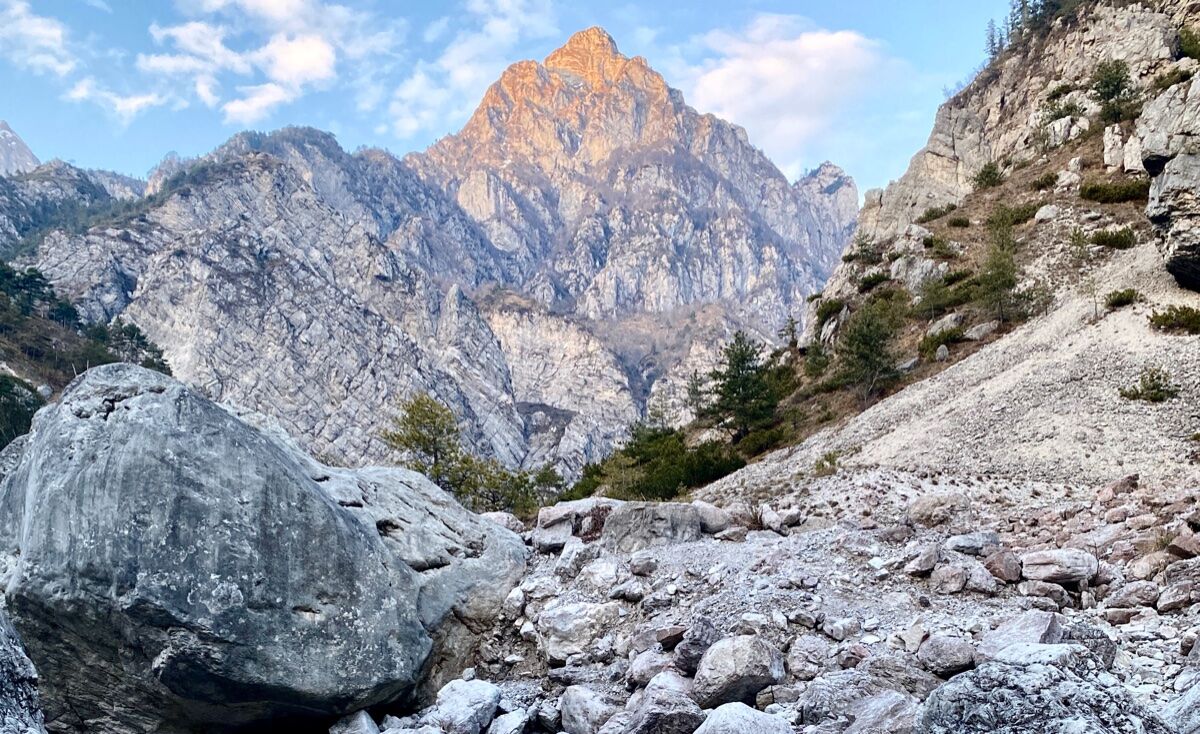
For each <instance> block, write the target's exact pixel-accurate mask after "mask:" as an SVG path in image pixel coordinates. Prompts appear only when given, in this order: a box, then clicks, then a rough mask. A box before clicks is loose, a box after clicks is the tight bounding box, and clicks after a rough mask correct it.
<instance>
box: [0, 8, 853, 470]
mask: <svg viewBox="0 0 1200 734" xmlns="http://www.w3.org/2000/svg"><path fill="white" fill-rule="evenodd" d="M84 177H85V178H87V177H86V175H85V176H84ZM18 180H19V179H12V181H14V182H16V181H18ZM87 180H89V181H91V180H92V179H91V178H88V179H87ZM97 181H100V179H96V181H93V183H96V185H97V186H99V183H97ZM146 192H147V195H146V197H145V198H143V199H140V200H135V201H134V203H133V205H131V208H130V209H129V210H128V211H127V212H126V213H125V214H121V213H120V212H117V213H116V214H115V215H113V216H105V217H103V218H102V219H101V220H98V221H97V222H96V224H102V226H95V227H92V228H91V229H89V230H87V231H86V232H83V231H80V230H78V229H70V228H68V229H66V230H64V231H61V232H57V233H53V234H51V235H49V236H47V237H45V238H44V240H43V241H42V243H41V246H40V248H39V251H38V255H37V258H36V262H37V264H38V266H39V267H40V268H42V269H43V270H44V272H45V273H46V274H47V276H48V277H49V278H50V279H51V280H52V281H53V282H54V283H55V285H56V286H57V287H58V288H59V289H60V290H61V291H62V292H63V293H64V294H67V295H69V296H70V297H71V298H72V299H74V300H76V301H77V302H78V303H79V307H80V309H81V311H82V312H83V313H84V314H86V315H87V316H88V317H90V318H92V319H95V320H99V321H106V320H109V319H113V318H115V317H117V316H121V317H122V318H127V319H130V320H132V321H135V322H136V323H138V324H139V325H140V326H141V327H142V328H143V329H144V330H145V331H146V332H147V334H148V335H149V336H150V337H151V338H152V339H153V340H154V341H155V342H156V343H158V344H160V345H161V346H162V347H163V348H164V350H165V352H166V354H167V357H168V359H169V360H170V362H171V364H172V366H173V368H174V369H175V373H176V374H177V375H178V376H180V377H181V378H182V379H184V380H185V381H187V382H190V383H193V384H196V385H200V386H202V387H205V388H206V389H208V390H209V391H210V392H212V394H214V395H215V396H216V397H218V398H219V399H222V400H227V401H231V402H234V403H239V404H241V405H244V406H247V407H250V408H254V409H257V410H260V411H262V412H264V413H267V414H270V415H272V416H274V417H276V418H277V419H279V420H280V421H281V422H282V423H283V424H284V425H285V426H286V427H287V428H288V429H289V430H290V431H291V432H292V433H293V434H295V435H297V436H299V437H301V438H302V439H303V440H305V442H306V443H307V445H308V446H309V447H310V448H312V449H314V450H317V451H320V452H325V453H327V454H328V455H331V456H333V457H336V458H338V459H340V460H343V461H348V462H352V463H357V462H361V461H364V460H381V459H387V458H390V457H389V456H388V452H387V450H386V448H385V447H384V446H383V445H382V443H381V442H380V441H379V439H378V434H379V431H380V429H381V428H382V427H384V426H385V425H386V424H387V422H388V420H389V418H390V416H391V412H392V410H393V406H394V404H395V403H396V402H397V401H398V400H399V399H400V398H401V397H403V396H405V395H407V394H410V393H411V392H413V391H417V390H421V391H428V392H431V393H433V394H434V395H435V396H436V397H438V398H439V399H440V400H442V401H443V402H445V403H447V404H449V405H450V406H451V407H453V408H454V410H455V412H456V413H457V414H458V415H459V417H460V418H461V419H462V421H463V425H464V427H465V429H466V431H465V433H466V435H467V437H468V440H469V441H470V442H471V444H472V445H473V446H474V447H476V448H477V449H479V450H481V451H483V452H485V453H487V454H489V455H492V456H496V457H497V458H499V459H501V460H502V461H504V462H505V463H507V464H509V465H511V466H518V465H519V466H524V467H530V468H532V467H537V466H540V465H542V464H544V463H547V462H549V463H553V464H556V465H557V466H558V467H559V468H560V469H561V470H563V471H564V472H565V473H567V474H568V475H571V474H574V473H575V472H577V471H578V470H579V469H580V468H581V467H582V465H583V464H584V463H585V462H588V461H593V460H596V459H599V458H601V457H603V456H604V455H606V454H607V453H608V452H609V451H610V450H611V449H612V447H613V446H614V445H615V443H617V442H618V441H620V440H621V439H622V437H623V435H624V432H625V429H626V427H627V426H628V425H629V423H630V422H632V421H633V420H635V419H637V418H638V417H639V416H640V415H641V414H642V413H643V411H644V410H645V407H646V403H647V401H648V400H649V399H650V397H651V396H652V395H661V396H663V397H664V399H668V400H671V401H673V403H674V404H675V405H677V406H678V404H679V403H680V402H681V400H680V398H681V397H682V395H683V390H682V384H683V382H684V381H685V380H686V378H687V376H688V375H689V374H690V373H691V371H692V370H694V369H699V370H705V369H707V368H708V367H709V365H710V364H711V363H712V360H713V359H714V358H715V353H716V350H715V347H716V345H718V344H719V343H720V341H721V340H722V339H723V338H724V337H726V336H727V335H728V334H730V333H731V332H732V331H733V330H734V329H738V328H745V329H749V330H751V331H753V332H755V333H757V334H759V335H762V336H767V337H770V336H773V335H774V333H775V331H776V329H777V328H778V327H779V325H780V324H781V323H782V322H783V321H784V320H785V319H786V318H787V316H788V315H796V314H799V313H800V311H801V310H802V308H803V303H804V300H805V297H806V296H807V295H808V294H809V293H810V292H812V291H813V290H815V289H816V288H817V287H818V285H819V283H820V281H821V279H822V278H823V277H824V275H825V273H827V272H828V270H829V269H830V267H831V266H832V263H833V262H834V261H836V259H837V253H839V252H840V250H841V247H842V245H843V244H844V241H845V237H846V235H847V233H848V231H849V229H850V227H851V223H852V221H853V216H854V206H853V205H852V204H853V202H855V201H856V200H857V192H856V190H855V188H854V183H853V181H851V180H850V179H849V177H847V176H846V175H845V174H844V173H843V172H842V171H841V170H840V169H838V168H836V167H835V166H833V165H831V164H826V165H823V166H821V167H820V168H818V169H817V170H815V171H814V172H813V173H811V174H810V175H809V176H807V177H805V178H803V179H802V180H801V181H799V182H796V184H795V185H792V184H790V183H789V182H788V181H787V180H786V179H785V178H784V176H783V175H782V174H781V173H780V172H779V171H778V169H777V168H775V166H774V165H773V164H771V162H770V161H769V160H767V158H766V157H765V156H764V155H763V154H762V153H761V152H760V151H758V150H757V149H755V148H753V147H752V146H751V145H750V144H749V143H748V142H747V140H746V135H745V132H744V131H743V130H741V129H740V128H737V127H735V126H733V125H730V124H729V123H726V122H724V121H721V120H719V119H717V118H715V117H712V116H711V115H700V114H698V113H697V112H695V111H694V110H692V109H691V108H689V107H687V106H686V104H684V102H683V100H682V97H681V95H680V94H679V92H678V91H676V90H673V89H671V88H670V87H668V86H667V85H666V83H665V82H664V80H663V79H662V77H661V76H660V75H658V74H657V73H656V72H654V71H653V70H652V69H650V68H649V67H648V66H646V64H645V61H644V60H642V59H627V58H625V57H624V56H621V55H620V54H619V52H617V50H616V46H615V44H614V43H613V42H612V39H611V38H609V37H608V35H607V34H606V33H604V32H603V31H601V30H599V29H591V30H589V31H584V32H582V33H580V34H576V35H575V36H573V37H572V39H571V40H570V41H569V42H568V43H567V44H566V45H565V46H564V47H563V48H562V49H560V50H559V51H556V52H555V53H554V54H551V56H550V57H548V59H547V61H546V64H545V65H541V64H537V63H535V62H520V63H518V64H515V65H513V66H512V67H510V68H509V70H508V71H506V72H505V73H504V74H503V75H502V77H501V79H500V80H499V81H498V82H497V83H496V84H495V85H493V87H492V88H491V89H490V90H489V92H488V94H487V95H486V96H485V98H484V100H483V102H482V103H481V105H480V107H479V109H478V111H477V112H476V114H475V115H474V116H473V117H472V119H471V121H470V122H469V123H468V124H467V125H466V127H465V128H464V129H463V131H462V132H460V133H458V134H456V135H453V136H450V137H448V138H445V139H443V140H442V141H441V142H439V143H438V144H436V145H435V146H433V147H432V148H431V149H430V150H429V151H427V152H425V153H421V154H413V155H410V156H408V157H407V158H405V159H403V160H400V159H397V158H396V157H394V156H392V155H391V154H389V153H387V152H386V151H381V150H360V151H357V152H355V153H352V154H351V153H347V152H346V151H344V150H343V149H342V148H341V147H340V146H339V145H338V144H337V142H336V140H335V139H334V138H333V136H332V135H330V134H328V133H323V132H320V131H317V130H312V129H308V128H286V129H284V130H280V131H277V132H273V133H269V134H263V133H253V132H247V133H241V134H238V135H235V136H234V137H233V138H231V139H230V140H229V141H228V142H226V143H225V144H224V145H222V146H220V147H219V148H217V149H216V150H214V151H212V152H211V153H210V154H208V155H206V156H203V157H201V158H200V159H197V160H191V161H185V160H180V159H179V158H178V157H168V159H166V160H165V161H164V163H163V165H162V166H161V167H160V169H159V170H158V171H155V172H154V173H153V174H152V175H151V176H150V181H149V183H148V184H147V186H146ZM107 195H108V196H109V197H110V198H114V199H115V197H117V196H118V193H117V192H116V190H115V189H113V190H112V191H111V192H108V193H107Z"/></svg>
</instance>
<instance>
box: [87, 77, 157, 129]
mask: <svg viewBox="0 0 1200 734" xmlns="http://www.w3.org/2000/svg"><path fill="white" fill-rule="evenodd" d="M64 96H65V97H66V99H68V100H70V101H72V102H94V103H96V104H98V105H100V106H101V107H102V108H104V109H105V110H107V111H109V112H111V113H112V114H113V115H114V116H115V117H116V118H117V120H119V121H120V122H121V124H122V125H128V124H129V123H130V122H132V121H133V119H134V118H135V117H137V116H138V115H139V114H141V113H142V112H144V111H146V110H148V109H150V108H152V107H161V106H162V105H165V104H167V102H168V99H167V97H165V96H163V95H161V94H158V93H156V92H149V93H143V94H117V93H116V92H114V91H112V90H110V89H106V88H104V87H103V86H101V85H100V84H98V83H97V82H96V80H95V79H93V78H92V77H85V78H83V79H81V80H79V81H78V82H76V83H75V85H74V86H72V87H71V88H70V89H69V90H68V91H67V93H66V94H65V95H64Z"/></svg>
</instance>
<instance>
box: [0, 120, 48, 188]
mask: <svg viewBox="0 0 1200 734" xmlns="http://www.w3.org/2000/svg"><path fill="white" fill-rule="evenodd" d="M39 163H40V162H39V161H38V159H37V156H35V155H34V154H33V151H32V150H30V149H29V146H28V145H26V144H25V141H24V140H21V136H19V135H17V134H16V133H15V132H13V129H12V128H11V127H9V126H8V123H7V122H5V121H4V120H0V176H8V175H10V174H13V173H25V172H26V171H32V170H33V169H35V168H37V167H38V165H39Z"/></svg>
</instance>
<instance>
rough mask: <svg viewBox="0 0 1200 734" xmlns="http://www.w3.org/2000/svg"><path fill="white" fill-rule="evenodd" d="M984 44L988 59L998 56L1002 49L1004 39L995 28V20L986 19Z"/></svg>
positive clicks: (991, 59) (993, 59)
mask: <svg viewBox="0 0 1200 734" xmlns="http://www.w3.org/2000/svg"><path fill="white" fill-rule="evenodd" d="M986 45H987V56H988V61H995V60H996V59H998V58H999V57H1000V53H1001V52H1002V51H1004V41H1003V38H1002V36H1001V35H1000V31H999V30H998V29H997V28H996V21H995V20H989V21H988V24H987V41H986Z"/></svg>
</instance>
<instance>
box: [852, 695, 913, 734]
mask: <svg viewBox="0 0 1200 734" xmlns="http://www.w3.org/2000/svg"><path fill="white" fill-rule="evenodd" d="M918 710H919V704H918V702H917V699H915V698H913V697H912V696H909V695H906V694H904V693H901V692H899V691H892V690H888V691H881V692H879V693H877V694H875V695H874V696H868V697H866V698H864V699H862V700H860V701H857V702H856V703H855V704H854V705H853V707H852V708H851V710H850V711H851V715H852V717H853V719H854V723H853V724H851V725H850V726H849V727H848V728H847V729H846V731H845V732H844V734H884V732H886V733H887V734H912V732H913V731H914V729H915V728H916V724H917V712H918Z"/></svg>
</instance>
